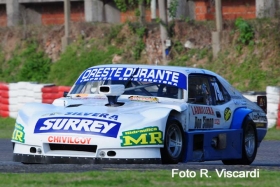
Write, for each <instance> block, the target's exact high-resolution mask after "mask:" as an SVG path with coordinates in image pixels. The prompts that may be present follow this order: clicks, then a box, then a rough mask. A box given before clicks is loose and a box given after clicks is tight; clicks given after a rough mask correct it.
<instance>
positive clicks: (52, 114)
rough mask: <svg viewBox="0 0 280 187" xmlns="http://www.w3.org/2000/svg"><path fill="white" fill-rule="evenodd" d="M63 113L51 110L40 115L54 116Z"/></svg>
mask: <svg viewBox="0 0 280 187" xmlns="http://www.w3.org/2000/svg"><path fill="white" fill-rule="evenodd" d="M62 114H63V113H60V112H52V113H47V114H43V115H42V116H56V115H62Z"/></svg>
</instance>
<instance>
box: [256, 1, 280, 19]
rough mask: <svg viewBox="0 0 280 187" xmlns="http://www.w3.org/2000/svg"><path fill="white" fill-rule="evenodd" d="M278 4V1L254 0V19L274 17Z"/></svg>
mask: <svg viewBox="0 0 280 187" xmlns="http://www.w3.org/2000/svg"><path fill="white" fill-rule="evenodd" d="M278 3H279V0H256V10H257V11H256V17H258V18H264V17H274V16H275V14H276V10H277V9H276V7H277V6H278V5H279V4H278ZM278 7H279V6H278Z"/></svg>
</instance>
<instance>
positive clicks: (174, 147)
mask: <svg viewBox="0 0 280 187" xmlns="http://www.w3.org/2000/svg"><path fill="white" fill-rule="evenodd" d="M184 147H185V138H184V133H183V130H182V128H181V125H180V123H179V122H178V121H176V120H168V122H167V125H166V129H165V137H164V147H163V148H162V149H161V150H160V151H161V159H162V163H163V164H177V163H178V162H180V161H182V158H183V153H184Z"/></svg>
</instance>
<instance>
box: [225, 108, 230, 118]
mask: <svg viewBox="0 0 280 187" xmlns="http://www.w3.org/2000/svg"><path fill="white" fill-rule="evenodd" d="M230 117H231V110H230V108H226V109H225V112H224V118H225V120H226V121H228V120H229V119H230Z"/></svg>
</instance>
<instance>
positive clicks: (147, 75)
mask: <svg viewBox="0 0 280 187" xmlns="http://www.w3.org/2000/svg"><path fill="white" fill-rule="evenodd" d="M130 79H131V81H141V82H153V83H159V84H168V85H173V86H177V87H179V88H182V89H186V88H187V83H186V80H187V79H186V76H185V75H184V74H182V73H179V72H176V71H170V70H162V69H148V68H122V67H118V68H117V67H106V68H89V69H87V70H86V71H84V72H83V73H82V75H81V76H80V77H79V79H78V80H77V81H76V84H81V83H83V82H88V81H105V80H119V81H121V80H123V81H128V80H130Z"/></svg>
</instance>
